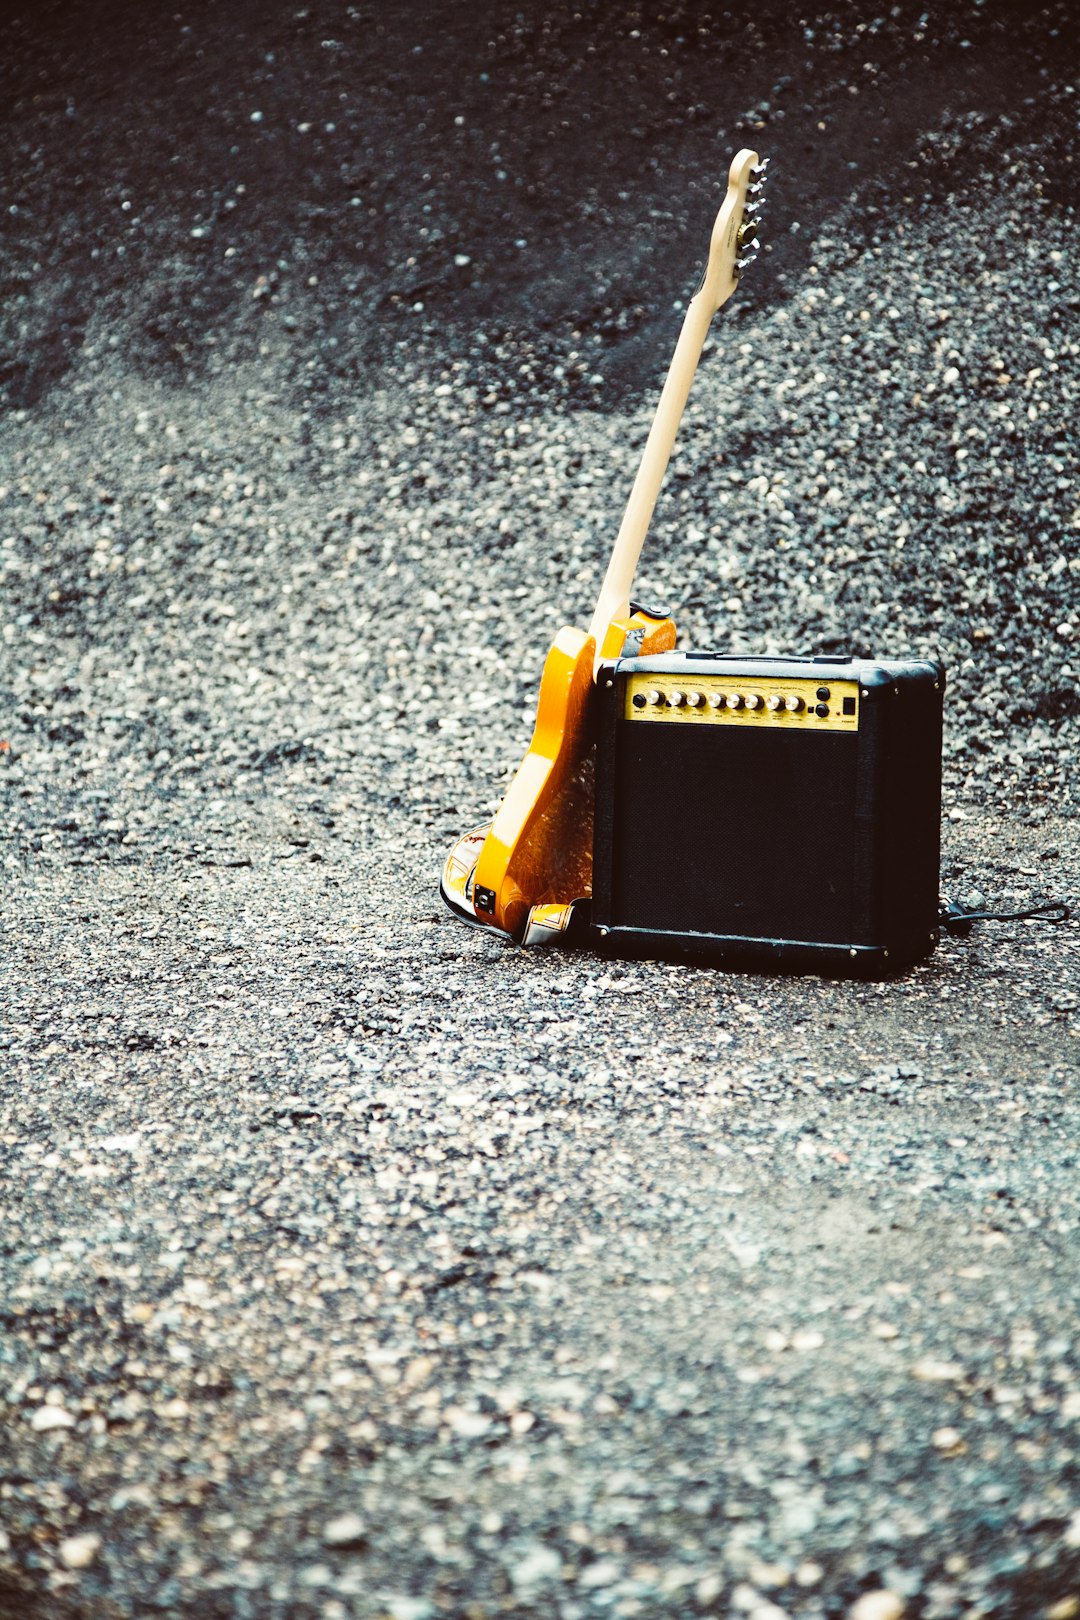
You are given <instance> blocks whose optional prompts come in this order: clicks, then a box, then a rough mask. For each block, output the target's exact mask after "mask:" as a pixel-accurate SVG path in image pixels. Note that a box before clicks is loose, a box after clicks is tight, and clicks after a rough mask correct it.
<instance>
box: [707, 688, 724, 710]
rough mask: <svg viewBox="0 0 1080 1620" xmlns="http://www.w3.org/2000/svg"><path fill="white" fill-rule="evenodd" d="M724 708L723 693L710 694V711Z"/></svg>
mask: <svg viewBox="0 0 1080 1620" xmlns="http://www.w3.org/2000/svg"><path fill="white" fill-rule="evenodd" d="M723 707H724V694H723V692H710V693H709V708H710V709H722V708H723Z"/></svg>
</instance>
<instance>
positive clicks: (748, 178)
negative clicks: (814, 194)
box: [697, 147, 769, 311]
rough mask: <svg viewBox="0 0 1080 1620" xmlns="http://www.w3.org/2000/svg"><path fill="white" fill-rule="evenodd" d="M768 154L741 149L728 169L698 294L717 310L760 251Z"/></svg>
mask: <svg viewBox="0 0 1080 1620" xmlns="http://www.w3.org/2000/svg"><path fill="white" fill-rule="evenodd" d="M768 167H769V160H768V158H759V157H758V155H757V153H756V152H751V151H749V150H748V149H747V148H745V147H744V149H743V150H742V151H741V152H738V153H737V154H736V156H735V158H734V160H733V162H732V165H731V168H730V169H729V170H728V187H727V195H726V197H725V198H724V201H723V205H722V206H721V209H720V212H719V213H718V214H717V216H716V223H715V225H714V226H713V231H712V240H711V241H710V243H709V262H708V264H707V265H706V266H705V274H704V275H703V276H702V278H701V286H700V287H699V288H698V292H697V296H698V297H704V298H705V299H706V300H707V302H708V303H709V305H710V307H711V309H712V310H713V311H715V310H718V309H719V308H720V306H721V304H724V303H726V302H727V300H728V299H729V298H730V297H731V295H732V293H733V292H734V291H735V289H736V287H737V286H738V285H739V272H740V271H741V270H744V269H745V268H746V266H747V265H749V264H753V262H754V260H755V259H756V258H757V255H758V240H757V234H756V233H757V228H758V225H759V224H760V222H761V211H762V209H763V208H764V206H765V197H764V192H765V171H766V170H767V169H768Z"/></svg>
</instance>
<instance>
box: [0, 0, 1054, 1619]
mask: <svg viewBox="0 0 1080 1620" xmlns="http://www.w3.org/2000/svg"><path fill="white" fill-rule="evenodd" d="M7 46H8V49H7V52H6V56H5V60H4V63H3V67H2V68H0V73H2V75H3V84H4V90H5V99H4V107H5V114H4V116H5V119H6V131H7V133H6V139H5V144H4V147H3V154H4V155H3V158H2V160H0V162H2V167H3V175H4V209H5V213H4V221H3V238H2V254H3V261H2V262H3V271H2V277H3V287H4V298H3V304H2V312H0V386H2V388H3V391H4V401H5V408H6V410H5V415H4V417H3V418H2V420H0V566H2V567H3V570H4V590H3V597H2V599H0V600H2V610H0V647H2V651H0V794H2V797H3V820H2V823H0V861H2V863H3V865H2V870H3V886H2V905H0V918H2V921H0V930H2V940H3V954H2V958H0V997H2V1001H0V1007H2V1019H0V1028H2V1031H3V1042H4V1064H3V1070H2V1073H0V1136H2V1140H3V1144H4V1152H3V1155H2V1156H0V1209H2V1211H3V1218H2V1221H0V1267H2V1272H0V1276H2V1282H0V1316H2V1328H0V1398H2V1400H3V1402H4V1413H3V1418H2V1427H0V1613H3V1614H5V1615H11V1616H12V1617H16V1616H17V1617H20V1620H22V1617H24V1616H32V1617H34V1620H38V1617H41V1620H99V1617H100V1620H114V1617H116V1620H119V1617H124V1620H129V1617H139V1620H141V1617H143V1616H148V1615H156V1614H164V1615H177V1616H191V1617H195V1616H198V1617H200V1620H201V1617H203V1616H222V1617H226V1616H228V1617H232V1616H236V1617H238V1620H239V1617H253V1620H262V1617H264V1616H266V1617H274V1620H277V1617H281V1620H285V1617H288V1620H293V1617H300V1620H307V1617H309V1616H310V1617H313V1620H314V1617H319V1620H346V1617H351V1616H357V1617H365V1620H366V1617H368V1616H371V1617H385V1616H390V1617H392V1620H429V1617H430V1620H435V1617H437V1616H440V1615H447V1616H455V1617H456V1616H465V1617H468V1620H479V1617H487V1616H494V1615H500V1616H501V1615H507V1616H511V1617H519V1620H524V1617H526V1616H559V1617H563V1616H565V1617H566V1620H577V1617H581V1620H586V1617H589V1616H593V1615H614V1616H634V1615H642V1616H652V1615H658V1614H659V1615H671V1616H682V1615H698V1614H719V1615H731V1616H735V1615H747V1616H751V1617H753V1616H757V1620H781V1617H782V1616H784V1615H788V1616H792V1617H795V1616H798V1617H803V1616H805V1617H808V1620H810V1617H832V1616H847V1615H853V1616H856V1617H857V1620H889V1617H890V1616H891V1617H893V1620H895V1617H897V1616H899V1615H900V1614H902V1613H903V1614H906V1615H908V1616H910V1617H916V1620H953V1617H967V1620H975V1617H976V1616H986V1617H994V1620H1029V1617H1039V1620H1070V1617H1072V1616H1075V1615H1077V1614H1080V1503H1078V1501H1077V1461H1078V1454H1077V1437H1076V1425H1077V1422H1078V1420H1080V1370H1078V1358H1077V1349H1078V1344H1077V1329H1076V1322H1077V1295H1078V1286H1077V1276H1078V1267H1077V1242H1076V1233H1077V1213H1078V1210H1077V1176H1076V1169H1077V1146H1076V1144H1077V1123H1078V1121H1077V1114H1078V1109H1077V1084H1076V1083H1077V1036H1078V1034H1080V962H1078V953H1077V924H1076V922H1075V920H1073V921H1070V922H1068V923H1066V924H1063V925H1060V926H1056V927H1055V926H1051V925H1048V924H1046V923H1043V922H1037V921H1028V922H1020V923H1008V924H1006V923H1000V924H994V923H986V924H982V925H979V926H978V927H977V928H976V929H975V930H974V931H973V932H972V934H971V935H970V936H968V937H966V938H947V939H945V940H944V941H943V942H942V944H941V945H940V947H939V948H938V950H937V952H936V953H935V954H934V955H933V956H932V957H931V958H930V959H929V960H928V961H927V962H926V963H924V964H922V965H920V966H919V967H918V968H916V969H914V970H912V971H911V972H909V973H907V974H905V975H903V976H901V977H899V978H897V979H895V980H892V981H889V982H887V983H884V984H860V983H853V982H845V981H840V980H832V979H827V978H821V977H815V976H803V977H780V976H774V977H766V976H758V975H751V974H731V973H723V972H719V971H717V970H716V969H713V968H709V967H703V966H700V965H689V964H686V963H678V962H659V961H635V962H620V961H612V960H610V959H606V958H603V957H601V956H599V955H597V954H595V953H593V952H590V951H587V950H586V951H578V952H574V953H547V954H545V953H540V952H523V951H520V950H518V949H515V948H513V947H510V946H503V945H501V944H500V943H499V942H497V941H495V940H493V939H491V938H489V937H487V936H485V935H483V934H480V933H477V932H474V931H471V930H467V929H465V928H463V927H462V926H461V925H460V924H459V923H458V922H457V921H456V920H455V919H454V918H452V917H451V916H450V915H449V914H448V913H447V912H445V911H444V910H443V908H442V907H441V905H440V903H439V901H438V896H437V882H438V873H439V868H440V866H441V862H442V859H443V857H444V855H445V852H446V850H447V848H448V847H449V845H450V843H451V842H452V841H453V839H454V838H455V837H456V836H457V835H458V834H459V833H460V832H462V831H463V830H465V829H466V828H467V827H469V826H471V825H474V824H476V823H477V822H479V821H481V820H483V819H484V818H485V817H486V816H487V815H489V814H490V812H491V810H492V808H493V806H494V804H495V803H496V802H497V800H498V797H499V795H500V793H501V791H502V790H503V788H504V787H505V784H506V782H507V781H508V779H509V776H510V773H511V772H512V770H513V768H514V766H515V765H516V763H517V761H518V759H519V758H520V756H521V753H522V752H523V749H524V747H525V745H526V743H527V740H528V734H529V729H530V720H531V711H532V705H533V703H534V700H535V691H536V685H537V681H538V677H539V671H540V667H541V664H542V660H543V655H544V650H545V648H546V645H547V643H548V642H549V641H550V639H551V637H552V635H553V634H554V632H555V630H556V629H557V628H558V626H559V625H560V624H561V623H563V622H578V623H580V622H582V621H583V620H585V619H587V617H588V614H589V611H590V607H591V602H592V599H593V597H594V595H595V591H596V589H597V587H598V583H599V578H600V575H601V572H602V568H603V564H604V560H605V558H606V555H607V551H608V549H609V547H610V543H611V539H612V536H613V534H614V531H615V528H616V526H617V523H618V518H619V515H620V512H621V505H622V501H623V499H624V498H625V494H626V492H627V491H628V489H629V485H630V481H631V479H632V476H633V471H634V467H635V465H636V460H637V457H638V455H639V454H640V448H641V445H642V443H643V442H644V436H645V433H646V432H647V428H648V424H649V420H650V415H651V408H652V403H653V401H654V399H655V397H656V392H657V389H658V385H659V382H660V380H661V379H662V376H663V373H664V369H665V366H666V363H667V359H668V356H669V353H670V350H671V347H672V346H673V343H674V340H675V336H676V335H677V329H678V323H679V310H678V308H677V307H676V306H677V304H678V303H679V301H682V300H685V298H686V297H687V296H688V294H689V293H690V292H691V291H692V290H693V286H694V284H695V281H696V276H697V270H698V266H699V263H700V258H701V254H702V252H703V250H704V246H705V243H706V242H707V238H708V230H709V226H710V224H711V220H712V215H713V213H714V212H715V208H716V206H717V204H718V201H719V199H720V196H721V195H722V190H723V183H724V177H725V175H726V170H727V164H728V161H729V159H730V156H731V154H732V153H733V152H734V151H735V150H736V149H737V148H738V147H739V146H742V145H746V144H751V145H754V146H755V147H756V148H757V149H759V150H760V151H762V152H763V153H765V154H767V155H769V157H770V158H771V161H772V167H771V179H770V198H769V210H768V213H767V222H768V223H767V231H766V236H765V245H766V251H765V252H763V254H762V256H761V258H760V259H759V261H758V263H757V264H756V265H755V266H754V269H753V273H752V275H750V274H748V275H747V277H746V278H745V284H744V285H743V286H742V287H740V289H739V292H738V294H737V296H736V298H735V299H734V300H733V301H732V303H731V304H730V305H729V306H728V308H727V309H726V310H725V312H724V314H723V316H722V317H721V319H720V320H719V321H718V323H717V326H716V328H715V333H714V338H713V341H712V344H711V346H710V350H709V352H708V353H707V354H706V356H705V358H704V360H703V362H702V366H701V370H700V373H699V376H698V379H697V381H696V383H695V389H694V393H693V396H692V400H691V404H690V407H689V409H688V412H687V419H686V422H685V424H684V432H683V435H682V437H681V440H680V446H679V449H678V451H677V453H676V456H675V458H674V459H673V463H672V468H671V473H670V475H669V481H668V484H667V486H666V489H665V492H664V494H663V496H662V498H661V502H660V505H659V506H658V509H657V517H656V522H655V525H654V530H653V535H652V538H651V539H650V542H649V544H648V547H647V549H646V552H645V555H644V557H643V564H642V574H641V586H642V594H643V595H644V596H646V597H647V598H648V599H653V600H657V601H660V602H664V603H666V604H667V605H669V606H670V608H671V610H672V612H673V614H674V616H675V618H676V620H677V622H678V624H679V626H680V630H681V633H682V644H683V645H685V646H691V647H694V646H698V647H701V646H711V647H717V646H724V647H730V648H731V649H733V650H736V651H743V652H764V651H768V650H779V651H787V652H806V651H819V650H830V651H837V650H849V651H853V652H867V653H873V654H875V655H878V656H900V655H901V654H904V653H908V652H913V653H917V654H933V655H935V656H940V657H941V658H942V659H943V660H944V662H945V664H946V666H947V668H948V671H949V689H948V696H947V705H946V737H945V755H944V817H943V857H942V884H943V888H944V889H945V891H946V892H947V893H949V894H950V895H951V896H953V897H954V898H957V897H958V898H961V899H965V898H966V899H968V900H969V901H971V902H973V903H978V900H979V897H980V896H981V897H982V898H984V899H985V900H986V901H987V902H988V903H990V904H991V905H993V904H995V903H1000V906H1001V907H1002V908H1004V909H1020V908H1023V907H1025V906H1030V905H1035V904H1038V903H1040V902H1042V901H1045V900H1048V899H1053V898H1061V899H1064V900H1067V901H1071V900H1074V899H1075V896H1076V893H1077V889H1078V887H1080V884H1078V866H1080V853H1078V845H1077V838H1076V803H1077V801H1076V785H1075V784H1076V773H1075V757H1076V742H1077V735H1078V731H1080V727H1078V724H1077V716H1078V714H1080V698H1078V688H1077V669H1076V659H1077V651H1076V644H1077V639H1078V638H1080V603H1078V592H1077V573H1078V564H1080V557H1078V549H1077V544H1076V534H1077V527H1078V523H1080V514H1078V509H1077V484H1076V429H1075V420H1076V401H1077V383H1076V352H1077V338H1076V312H1077V309H1078V308H1080V288H1078V285H1077V279H1076V269H1075V246H1074V228H1075V206H1076V173H1075V155H1076V131H1075V124H1076V101H1077V89H1076V39H1075V34H1074V32H1073V31H1072V28H1071V18H1070V16H1069V13H1068V9H1067V8H1066V7H1065V6H1064V5H1059V6H1051V7H1047V8H1043V9H1040V10H1038V11H1030V12H1029V11H1026V10H1022V9H1020V8H1013V7H1007V6H1003V5H1000V4H997V5H995V4H991V3H988V4H985V5H981V6H972V7H970V8H968V7H962V6H957V7H953V8H949V9H948V11H945V12H942V13H941V14H940V15H933V16H931V15H930V14H929V13H925V14H924V13H923V11H922V10H921V9H920V8H919V7H915V6H904V5H901V6H897V7H894V8H890V9H889V10H888V11H887V12H883V13H882V14H881V15H880V16H877V15H874V14H872V12H871V11H870V10H869V9H866V10H862V9H861V8H852V9H850V10H844V11H840V10H836V11H833V12H829V13H821V14H815V15H813V16H810V15H807V16H805V17H803V18H799V17H797V16H796V15H795V14H794V13H792V12H789V11H788V10H787V9H786V8H781V7H772V6H766V7H765V8H764V10H761V9H759V10H758V11H757V12H756V13H755V15H754V17H752V18H751V17H743V16H742V15H737V14H734V13H727V12H725V13H719V12H714V13H706V12H705V11H704V10H702V9H700V8H689V7H683V8H678V7H676V8H667V9H666V10H665V12H664V14H663V15H660V14H659V13H657V12H655V11H653V10H649V11H647V12H645V11H641V12H637V11H630V10H623V9H620V8H616V7H598V6H593V7H588V6H582V7H579V9H578V11H576V12H574V11H571V10H569V9H559V10H555V9H552V10H549V11H546V12H543V13H540V12H537V13H529V14H526V13H524V12H522V13H520V14H519V13H518V12H516V11H515V10H514V9H513V8H511V7H501V6H499V7H496V8H494V9H492V10H490V11H488V12H481V11H480V9H479V8H474V9H473V10H472V11H469V10H467V9H466V8H464V7H463V6H461V5H459V4H454V5H443V6H430V7H421V6H418V5H417V6H412V7H407V8H402V9H401V10H400V11H398V12H395V13H394V14H393V15H392V16H384V15H382V14H381V13H378V12H376V11H375V10H373V9H371V8H367V7H362V6H351V7H343V6H331V5H322V4H318V5H309V6H307V7H306V8H303V9H301V8H300V7H299V6H297V7H295V8H294V7H277V6H272V7H267V8H263V9H260V10H258V11H256V10H255V9H254V8H252V9H250V10H230V11H228V12H227V11H226V10H225V8H219V7H212V6H206V5H203V6H199V5H196V6H192V7H190V8H188V9H187V10H185V11H183V12H182V13H176V12H173V11H172V10H169V9H168V8H163V7H157V6H155V5H147V6H141V7H128V6H121V5H101V6H97V7H90V8H78V9H77V10H76V9H74V8H67V7H61V6H54V7H49V6H46V7H38V8H35V9H34V10H33V11H29V10H21V11H18V12H16V14H15V16H14V20H13V21H12V23H11V24H10V25H9V28H8V32H7ZM256 115H258V116H256ZM462 261H464V262H462Z"/></svg>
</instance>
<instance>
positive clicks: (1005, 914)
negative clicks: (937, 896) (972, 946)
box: [938, 898, 1072, 934]
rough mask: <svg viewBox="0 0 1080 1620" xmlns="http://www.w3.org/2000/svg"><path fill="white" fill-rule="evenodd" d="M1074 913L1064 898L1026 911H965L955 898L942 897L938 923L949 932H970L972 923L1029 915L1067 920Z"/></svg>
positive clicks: (1009, 919) (1022, 917)
mask: <svg viewBox="0 0 1080 1620" xmlns="http://www.w3.org/2000/svg"><path fill="white" fill-rule="evenodd" d="M1071 915H1072V912H1071V910H1070V908H1069V907H1068V906H1067V905H1066V904H1065V902H1064V901H1063V900H1050V901H1047V902H1046V904H1045V905H1041V906H1030V907H1029V908H1028V909H1027V910H1026V911H965V910H964V908H963V906H958V905H957V904H956V901H955V900H947V899H945V898H942V901H941V904H940V905H939V906H938V925H939V927H941V928H943V929H944V930H945V932H946V933H947V934H970V933H971V925H972V923H977V922H1021V921H1023V920H1024V919H1025V918H1027V917H1041V918H1043V919H1044V921H1046V922H1050V923H1063V922H1067V921H1068V919H1069V917H1070V916H1071Z"/></svg>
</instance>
